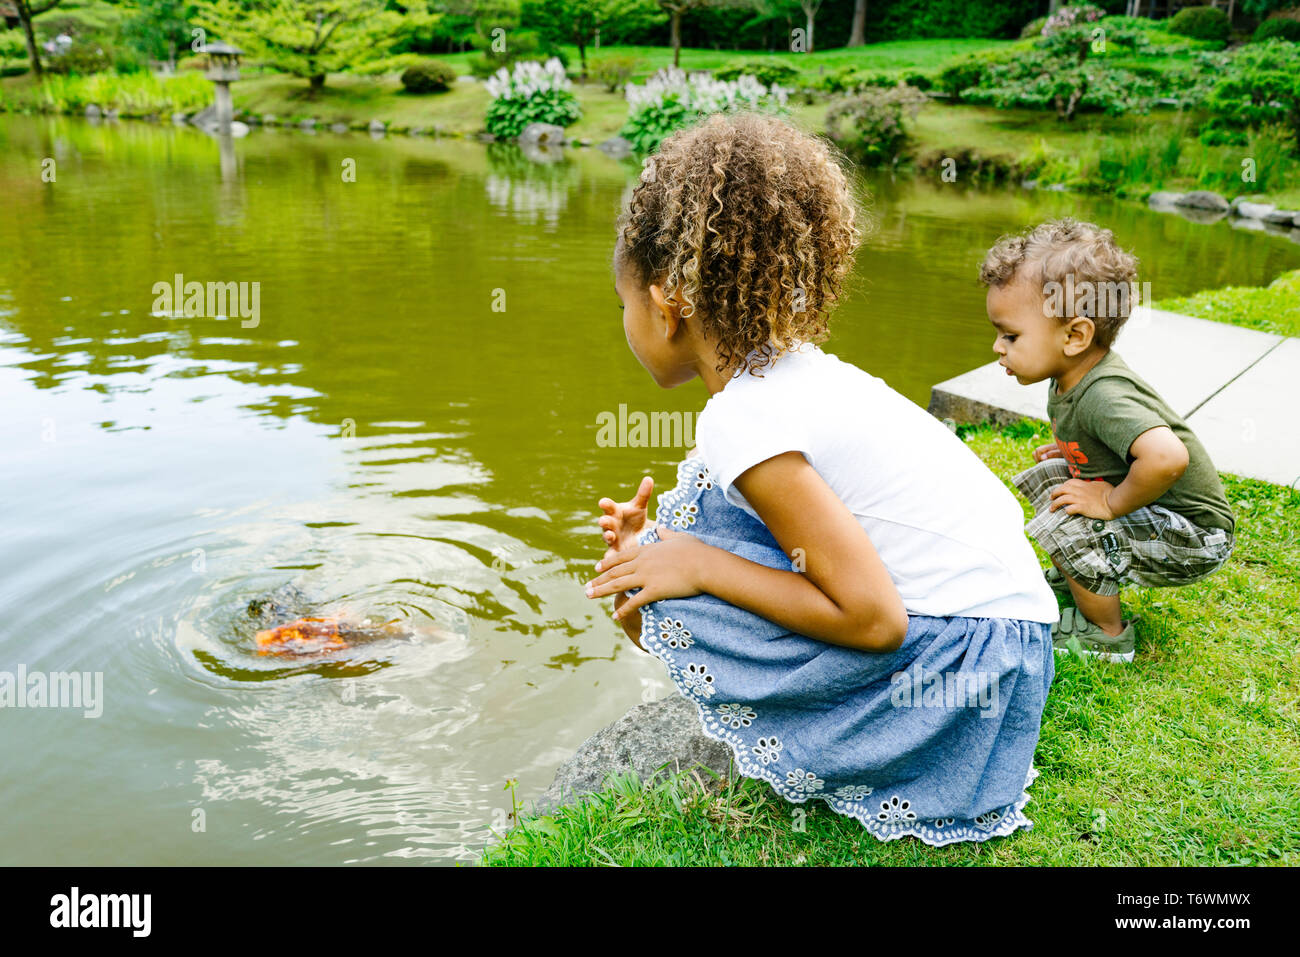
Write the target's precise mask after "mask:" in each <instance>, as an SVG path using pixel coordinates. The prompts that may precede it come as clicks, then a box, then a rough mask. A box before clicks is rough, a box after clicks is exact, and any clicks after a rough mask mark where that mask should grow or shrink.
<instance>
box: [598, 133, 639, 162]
mask: <svg viewBox="0 0 1300 957" xmlns="http://www.w3.org/2000/svg"><path fill="white" fill-rule="evenodd" d="M596 149H598V150H600V151H601V152H602V153H607V154H608V155H610V156H612V157H614V159H622V158H623V157H624V156H631V155H632V141H631V140H628V139H624V138H623V137H621V136H611V137H610V138H609V139H607V140H605V142H603V143H601V144H600V145H599V146H597V147H596Z"/></svg>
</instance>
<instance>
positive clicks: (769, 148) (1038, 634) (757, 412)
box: [587, 114, 1058, 845]
mask: <svg viewBox="0 0 1300 957" xmlns="http://www.w3.org/2000/svg"><path fill="white" fill-rule="evenodd" d="M855 218H856V211H855V207H854V203H853V200H852V197H851V194H850V191H849V188H848V185H847V183H846V180H845V177H844V174H843V172H842V170H841V168H840V166H839V165H838V163H837V162H836V159H835V158H833V156H832V154H831V152H830V150H829V149H828V147H827V146H826V145H825V144H824V143H823V142H822V141H820V140H818V139H815V138H813V137H810V136H807V135H805V134H802V133H800V132H798V131H797V130H795V129H794V128H792V127H790V126H788V125H787V124H785V123H783V122H781V121H779V120H776V119H772V118H766V117H762V116H758V115H754V114H734V115H731V116H723V115H715V116H713V117H711V118H709V119H708V120H707V121H706V122H705V123H703V124H702V125H700V126H698V127H696V128H694V129H691V130H687V131H685V132H682V133H678V134H676V135H675V136H672V137H670V138H669V139H668V140H666V141H665V142H664V144H663V146H662V147H661V149H660V151H659V153H658V154H657V155H656V156H654V157H652V158H651V159H650V160H648V161H647V164H646V170H645V171H644V172H643V174H642V177H641V183H640V184H639V185H638V186H637V187H636V189H635V191H634V192H633V194H632V198H631V202H630V204H629V207H628V209H627V211H626V212H625V214H624V215H623V217H622V220H621V222H620V224H619V239H618V242H617V245H616V247H615V254H614V271H615V289H616V290H617V292H618V295H619V298H620V299H621V300H622V302H623V310H624V314H623V326H624V329H625V331H626V333H627V340H628V344H629V346H630V347H631V349H632V352H633V354H634V355H635V356H636V357H637V359H638V361H640V363H641V364H642V365H643V366H644V367H645V369H646V371H648V372H649V373H650V375H651V376H653V377H654V379H655V381H656V382H658V383H659V384H660V385H661V386H663V387H664V388H672V387H673V386H677V385H681V384H682V383H684V382H688V381H690V380H691V379H694V378H696V377H697V376H698V377H699V378H700V379H701V380H702V381H703V382H704V384H705V386H706V387H707V389H708V390H709V393H710V398H709V400H708V402H707V404H706V405H705V407H704V410H703V411H702V412H701V413H700V415H699V417H698V419H697V424H696V437H697V440H698V447H697V449H696V450H693V451H692V452H691V453H689V454H688V457H687V459H686V461H685V462H683V463H682V464H681V465H680V466H679V468H678V483H677V486H676V488H674V489H673V490H672V491H670V492H668V493H667V494H665V495H662V496H660V500H659V508H658V515H657V523H656V525H654V526H648V525H647V523H646V518H647V514H646V513H647V505H648V502H649V497H650V492H651V490H652V485H653V483H652V482H651V480H650V479H649V478H648V477H647V478H646V479H643V480H642V483H641V486H640V488H639V489H638V491H637V493H636V495H635V496H634V497H633V499H632V500H631V501H629V502H626V503H623V504H616V503H614V502H613V501H612V500H610V499H602V500H601V507H602V509H603V510H604V511H605V513H606V514H605V515H604V516H602V517H601V519H600V525H601V527H602V529H603V530H604V536H605V540H606V542H607V543H608V544H609V550H608V551H607V552H606V554H605V557H604V558H603V559H602V560H601V561H600V562H599V563H598V564H597V566H596V570H597V571H598V572H600V574H599V576H598V577H596V578H595V579H594V580H593V581H592V582H590V583H589V585H588V587H587V595H588V597H591V598H602V597H605V596H609V595H614V596H616V597H615V617H616V618H617V619H618V620H619V621H620V622H621V623H622V625H623V627H624V629H625V630H626V631H627V633H628V635H629V636H630V637H631V638H632V639H633V641H635V642H637V644H638V645H640V646H641V647H642V648H644V649H646V650H647V651H649V652H651V653H652V654H654V655H656V656H657V657H659V658H660V659H661V660H662V661H663V662H664V664H665V665H666V666H667V668H668V672H669V674H670V675H671V676H672V678H673V681H674V683H675V684H676V686H677V687H678V689H679V690H680V691H681V693H682V694H683V695H685V696H686V697H688V698H690V699H691V700H692V701H694V702H695V703H696V705H697V706H698V707H699V713H700V719H701V722H702V724H703V727H704V730H705V732H706V733H707V734H708V735H710V736H711V737H714V738H717V739H719V740H722V741H725V742H726V743H728V744H729V745H730V746H731V748H732V750H733V751H734V753H735V756H736V762H737V766H738V768H739V770H740V771H741V773H743V774H745V775H746V776H748V777H756V778H760V779H762V780H766V781H768V782H770V783H771V784H772V786H773V787H774V788H775V789H776V790H777V791H778V792H779V793H781V794H782V795H783V796H785V797H786V798H788V799H789V800H791V801H796V802H803V801H806V800H808V799H809V798H811V797H816V798H819V799H821V800H823V801H825V802H826V803H827V804H829V805H830V806H831V807H832V808H833V809H835V810H836V811H838V812H840V813H843V814H847V815H851V816H852V817H854V818H856V819H858V820H859V821H861V822H862V823H863V824H864V825H865V826H866V828H867V829H868V830H869V831H870V832H871V833H872V834H874V835H875V836H876V837H878V838H881V839H882V840H892V839H894V838H898V837H902V836H904V835H915V836H917V837H919V838H921V839H922V840H924V841H925V842H926V843H929V844H935V845H939V844H947V843H951V842H953V841H962V840H974V841H982V840H986V839H987V838H989V837H994V836H997V835H1002V834H1009V833H1011V832H1012V831H1014V830H1016V829H1017V828H1020V827H1029V826H1031V824H1030V821H1029V820H1028V818H1026V817H1025V816H1024V814H1023V813H1022V811H1021V808H1022V807H1023V806H1024V805H1025V803H1026V802H1027V801H1028V800H1029V797H1028V795H1027V794H1026V793H1025V788H1026V787H1027V786H1028V784H1029V782H1030V781H1032V779H1033V777H1034V776H1035V775H1036V772H1035V771H1034V770H1033V769H1032V767H1031V760H1032V757H1033V752H1034V747H1035V745H1036V743H1037V740H1038V730H1039V722H1040V719H1041V716H1042V709H1043V703H1044V701H1045V699H1046V697H1047V690H1048V686H1049V685H1050V683H1051V680H1052V675H1053V662H1052V641H1051V625H1052V623H1054V622H1056V621H1057V618H1058V615H1057V604H1056V600H1055V598H1054V597H1053V595H1052V592H1051V590H1050V588H1049V587H1048V585H1047V583H1046V581H1045V580H1044V578H1043V575H1042V572H1041V570H1040V569H1039V567H1038V562H1037V560H1036V558H1035V556H1034V553H1033V550H1032V549H1031V547H1030V545H1029V543H1028V541H1027V540H1026V539H1025V537H1024V533H1023V525H1024V519H1023V515H1022V512H1021V508H1020V505H1019V504H1018V503H1017V501H1016V499H1015V497H1014V496H1013V495H1012V493H1011V492H1010V491H1009V490H1008V489H1007V488H1006V487H1005V486H1003V485H1002V483H1001V482H1000V481H999V480H998V479H997V477H996V476H994V475H993V474H992V473H991V472H990V471H989V470H988V469H987V468H986V467H985V466H984V464H983V463H982V462H980V461H979V459H978V458H977V457H976V456H975V454H974V453H972V452H971V451H970V449H968V448H967V447H966V445H965V443H963V442H962V441H961V440H960V439H959V438H957V437H956V436H955V435H954V434H953V433H952V432H950V431H949V430H948V429H947V428H946V427H944V425H943V424H942V423H940V422H939V421H937V420H936V419H934V418H933V417H932V416H931V415H929V414H928V413H927V412H925V411H924V410H922V409H921V408H920V407H919V406H917V405H915V404H914V403H912V402H911V401H909V400H908V399H906V398H905V397H903V396H902V395H900V394H899V393H897V392H895V391H894V390H893V389H891V388H890V387H889V386H887V385H886V384H885V383H884V382H883V381H882V380H880V379H878V378H876V377H874V376H872V375H869V374H868V373H866V372H864V371H862V370H861V369H858V368H856V367H855V366H852V365H849V364H848V363H845V362H842V361H840V360H839V359H837V358H835V357H834V356H832V355H829V354H827V353H825V352H823V351H822V350H821V349H820V348H818V347H817V345H816V344H815V343H817V342H820V341H824V340H825V338H826V335H827V331H826V315H827V313H828V312H829V311H830V309H831V308H832V306H833V305H834V303H835V302H836V301H837V299H838V297H839V293H840V287H841V283H842V281H843V279H844V277H845V275H846V274H847V273H848V271H849V269H850V267H851V265H852V257H853V253H854V251H855V249H856V247H857V245H858V242H859V240H860V233H859V230H858V228H857V226H856V224H855ZM684 532H688V533H689V534H683V533H684Z"/></svg>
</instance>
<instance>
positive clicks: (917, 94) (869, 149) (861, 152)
mask: <svg viewBox="0 0 1300 957" xmlns="http://www.w3.org/2000/svg"><path fill="white" fill-rule="evenodd" d="M926 102H927V97H926V95H925V94H924V93H922V92H921V91H920V90H918V89H916V88H915V87H910V86H907V85H905V84H902V83H900V84H899V85H898V86H895V87H891V88H890V89H887V90H868V91H866V92H865V93H859V94H857V95H856V96H851V97H848V98H846V99H844V100H841V101H839V102H838V103H836V104H834V105H833V106H832V107H831V108H830V110H829V111H827V114H826V132H827V133H828V134H829V135H830V138H831V139H832V140H834V141H835V142H836V143H837V144H838V145H839V146H840V147H841V148H842V149H843V150H844V151H845V152H846V153H848V154H850V155H852V156H853V157H854V158H855V159H858V160H860V161H861V162H863V163H868V164H873V165H880V164H884V163H891V162H894V161H896V160H897V158H898V156H899V155H900V154H901V153H902V151H903V147H904V146H905V145H906V143H907V129H906V126H905V123H906V122H907V121H908V120H912V119H915V118H916V114H917V113H918V112H919V111H920V109H921V107H922V106H924V105H925V104H926Z"/></svg>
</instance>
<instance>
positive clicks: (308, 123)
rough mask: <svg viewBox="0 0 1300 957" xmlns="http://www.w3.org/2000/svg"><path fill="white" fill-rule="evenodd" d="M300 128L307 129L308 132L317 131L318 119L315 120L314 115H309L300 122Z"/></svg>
mask: <svg viewBox="0 0 1300 957" xmlns="http://www.w3.org/2000/svg"><path fill="white" fill-rule="evenodd" d="M298 129H300V130H306V131H308V132H315V131H316V121H315V120H314V119H313V118H312V117H310V116H309V117H307V119H305V120H303V121H302V122H301V123H299V124H298Z"/></svg>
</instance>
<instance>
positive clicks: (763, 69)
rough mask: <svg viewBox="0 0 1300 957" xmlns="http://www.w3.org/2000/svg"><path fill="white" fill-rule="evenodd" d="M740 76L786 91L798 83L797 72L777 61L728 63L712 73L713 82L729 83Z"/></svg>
mask: <svg viewBox="0 0 1300 957" xmlns="http://www.w3.org/2000/svg"><path fill="white" fill-rule="evenodd" d="M742 76H752V77H753V78H754V79H756V80H757V81H758V82H759V83H762V84H763V85H764V86H783V87H785V88H787V89H789V88H790V87H793V86H795V85H796V84H797V83H798V82H799V77H800V74H799V71H798V70H797V69H795V68H794V67H792V66H790V64H788V63H782V62H780V61H779V60H750V61H748V62H746V63H728V64H727V65H726V66H724V67H719V68H718V69H716V70H714V71H713V78H714V79H715V80H725V81H726V82H728V83H731V82H733V81H735V80H739V79H740V78H741V77H742Z"/></svg>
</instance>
